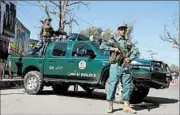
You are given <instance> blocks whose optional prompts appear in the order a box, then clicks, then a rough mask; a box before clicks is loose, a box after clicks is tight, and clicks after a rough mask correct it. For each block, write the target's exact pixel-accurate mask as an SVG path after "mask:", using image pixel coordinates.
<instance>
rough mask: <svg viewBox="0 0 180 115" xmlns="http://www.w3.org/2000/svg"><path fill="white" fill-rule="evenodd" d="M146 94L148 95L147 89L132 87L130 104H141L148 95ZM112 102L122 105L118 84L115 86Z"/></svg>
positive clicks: (120, 87)
mask: <svg viewBox="0 0 180 115" xmlns="http://www.w3.org/2000/svg"><path fill="white" fill-rule="evenodd" d="M148 93H149V87H137V88H135V87H132V92H131V96H130V98H131V99H130V103H133V104H135V103H140V102H142V100H143V99H144V98H145V97H146V96H147V95H148ZM114 102H115V103H121V104H123V97H122V85H121V83H119V84H118V86H117V89H116V93H115V100H114Z"/></svg>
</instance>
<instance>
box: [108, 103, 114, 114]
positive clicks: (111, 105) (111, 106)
mask: <svg viewBox="0 0 180 115" xmlns="http://www.w3.org/2000/svg"><path fill="white" fill-rule="evenodd" d="M112 112H113V101H108V109H107V113H112Z"/></svg>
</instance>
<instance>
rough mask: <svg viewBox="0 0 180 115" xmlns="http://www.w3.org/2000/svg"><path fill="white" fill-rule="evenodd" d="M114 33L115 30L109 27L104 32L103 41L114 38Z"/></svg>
mask: <svg viewBox="0 0 180 115" xmlns="http://www.w3.org/2000/svg"><path fill="white" fill-rule="evenodd" d="M113 36H114V35H113V31H112V30H111V29H110V28H108V29H106V30H105V31H104V32H103V34H102V41H103V42H104V41H107V40H108V39H110V38H112V37H113Z"/></svg>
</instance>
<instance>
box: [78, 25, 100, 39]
mask: <svg viewBox="0 0 180 115" xmlns="http://www.w3.org/2000/svg"><path fill="white" fill-rule="evenodd" d="M102 31H103V30H102V28H99V27H89V28H87V29H85V30H82V31H81V32H80V34H83V35H85V36H88V37H90V36H92V35H93V36H94V37H98V36H100V35H101V33H102Z"/></svg>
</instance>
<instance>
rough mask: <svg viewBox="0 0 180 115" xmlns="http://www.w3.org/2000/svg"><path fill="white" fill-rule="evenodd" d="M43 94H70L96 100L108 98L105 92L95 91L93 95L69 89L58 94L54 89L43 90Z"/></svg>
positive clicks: (69, 95) (70, 95)
mask: <svg viewBox="0 0 180 115" xmlns="http://www.w3.org/2000/svg"><path fill="white" fill-rule="evenodd" d="M41 95H58V96H68V97H75V98H85V99H96V100H106V94H105V93H103V92H93V93H92V94H91V95H90V94H88V93H87V92H85V91H78V92H74V91H68V92H66V93H63V94H56V93H54V92H53V91H43V93H42V94H41Z"/></svg>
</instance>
